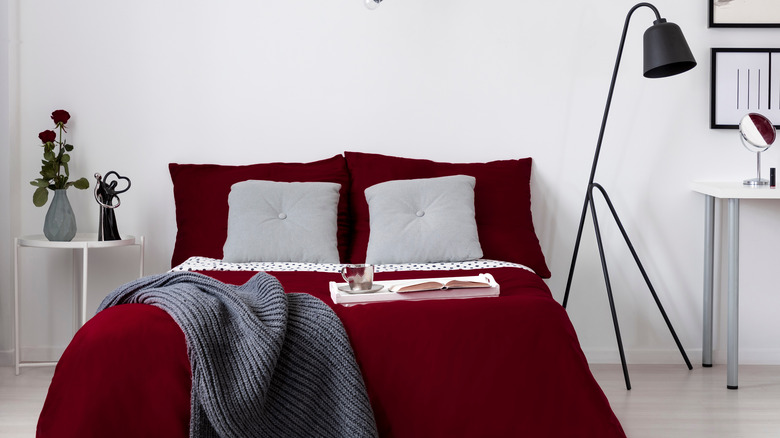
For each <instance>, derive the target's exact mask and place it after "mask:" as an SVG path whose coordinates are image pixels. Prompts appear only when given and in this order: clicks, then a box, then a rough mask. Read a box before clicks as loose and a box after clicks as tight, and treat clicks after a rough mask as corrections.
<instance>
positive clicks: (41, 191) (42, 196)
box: [33, 187, 49, 207]
mask: <svg viewBox="0 0 780 438" xmlns="http://www.w3.org/2000/svg"><path fill="white" fill-rule="evenodd" d="M48 200H49V190H48V189H47V188H46V187H38V188H37V189H35V193H33V204H34V205H35V206H36V207H43V206H44V205H45V204H46V201H48Z"/></svg>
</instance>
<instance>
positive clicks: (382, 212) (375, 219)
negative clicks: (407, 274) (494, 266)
mask: <svg viewBox="0 0 780 438" xmlns="http://www.w3.org/2000/svg"><path fill="white" fill-rule="evenodd" d="M475 183H476V179H475V178H474V177H471V176H466V175H454V176H445V177H441V178H425V179H409V180H397V181H387V182H383V183H380V184H376V185H374V186H371V187H369V188H367V189H366V191H365V194H366V201H368V209H369V215H370V226H371V233H370V234H369V238H368V251H367V252H366V263H369V264H381V263H433V262H457V261H464V260H475V259H478V258H481V257H482V247H481V246H480V244H479V237H478V236H477V224H476V221H475V219H474V185H475Z"/></svg>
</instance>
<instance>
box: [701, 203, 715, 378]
mask: <svg viewBox="0 0 780 438" xmlns="http://www.w3.org/2000/svg"><path fill="white" fill-rule="evenodd" d="M714 255H715V197H713V196H709V195H705V197H704V318H703V319H702V320H703V322H704V324H703V335H704V336H703V340H702V351H701V363H702V366H705V367H711V366H712V302H713V276H714V260H715V256H714Z"/></svg>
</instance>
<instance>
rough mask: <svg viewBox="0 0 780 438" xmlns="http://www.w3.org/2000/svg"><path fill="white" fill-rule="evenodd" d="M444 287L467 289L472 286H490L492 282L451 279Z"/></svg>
mask: <svg viewBox="0 0 780 438" xmlns="http://www.w3.org/2000/svg"><path fill="white" fill-rule="evenodd" d="M444 287H445V288H447V289H466V288H470V287H490V284H488V283H485V282H482V281H465V280H451V281H448V282H447V284H445V285H444Z"/></svg>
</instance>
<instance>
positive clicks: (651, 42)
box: [644, 18, 696, 78]
mask: <svg viewBox="0 0 780 438" xmlns="http://www.w3.org/2000/svg"><path fill="white" fill-rule="evenodd" d="M644 58H645V70H644V71H645V73H644V75H645V77H646V78H665V77H667V76H673V75H676V74H679V73H682V72H686V71H688V70H690V69H692V68H693V67H696V60H695V59H694V58H693V54H692V53H691V49H690V47H688V42H687V41H685V36H683V33H682V30H680V26H678V25H676V24H674V23H668V22H667V21H666V20H665V19H663V18H661V19H659V20H656V21H655V22H654V23H653V26H652V27H650V28H649V29H647V30H646V31H645V56H644Z"/></svg>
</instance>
